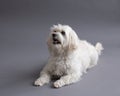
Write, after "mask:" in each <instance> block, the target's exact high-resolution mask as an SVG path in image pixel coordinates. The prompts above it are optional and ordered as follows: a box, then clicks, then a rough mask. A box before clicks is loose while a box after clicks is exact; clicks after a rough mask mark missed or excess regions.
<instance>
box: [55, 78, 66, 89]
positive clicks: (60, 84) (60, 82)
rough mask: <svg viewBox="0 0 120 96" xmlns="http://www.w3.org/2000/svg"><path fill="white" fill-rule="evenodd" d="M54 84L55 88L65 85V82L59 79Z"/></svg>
mask: <svg viewBox="0 0 120 96" xmlns="http://www.w3.org/2000/svg"><path fill="white" fill-rule="evenodd" d="M53 85H54V87H55V88H60V87H62V86H64V82H63V81H62V80H57V81H56V82H54V84H53Z"/></svg>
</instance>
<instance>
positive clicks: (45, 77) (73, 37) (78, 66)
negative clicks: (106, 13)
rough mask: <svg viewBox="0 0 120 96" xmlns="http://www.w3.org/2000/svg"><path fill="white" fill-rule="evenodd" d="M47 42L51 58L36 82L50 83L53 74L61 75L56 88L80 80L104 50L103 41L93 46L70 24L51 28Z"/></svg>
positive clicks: (39, 84) (37, 83) (55, 85)
mask: <svg viewBox="0 0 120 96" xmlns="http://www.w3.org/2000/svg"><path fill="white" fill-rule="evenodd" d="M47 44H48V48H49V51H50V58H49V60H48V64H47V65H46V66H45V67H44V68H43V70H42V72H41V73H40V77H39V78H38V79H37V80H36V81H35V83H34V84H35V85H37V86H43V85H44V84H46V83H49V82H50V80H51V77H52V76H59V77H60V78H59V79H58V80H57V81H55V82H54V84H53V86H54V87H55V88H59V87H62V86H65V85H68V84H72V83H75V82H77V81H79V80H80V78H81V76H82V75H83V73H86V70H87V69H89V68H91V67H93V66H95V65H96V64H97V62H98V58H99V55H100V54H101V50H103V47H102V44H101V43H97V44H96V45H95V46H93V45H91V44H90V43H88V42H87V41H85V40H80V39H79V38H78V36H77V34H76V33H75V31H74V30H73V29H72V28H71V27H70V26H68V25H61V24H58V25H54V26H53V27H52V28H51V33H50V35H49V38H48V41H47Z"/></svg>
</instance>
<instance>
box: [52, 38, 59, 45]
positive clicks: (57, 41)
mask: <svg viewBox="0 0 120 96" xmlns="http://www.w3.org/2000/svg"><path fill="white" fill-rule="evenodd" d="M53 44H61V42H60V41H59V40H58V39H56V38H53Z"/></svg>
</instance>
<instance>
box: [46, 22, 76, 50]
mask: <svg viewBox="0 0 120 96" xmlns="http://www.w3.org/2000/svg"><path fill="white" fill-rule="evenodd" d="M77 43H78V36H77V34H76V33H75V32H74V30H73V29H72V28H71V27H70V26H68V25H61V24H58V25H54V26H53V27H51V33H50V35H49V38H48V46H49V49H50V51H51V49H57V50H61V49H62V50H64V49H74V48H75V47H76V46H77Z"/></svg>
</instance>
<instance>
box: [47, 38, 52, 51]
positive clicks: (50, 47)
mask: <svg viewBox="0 0 120 96" xmlns="http://www.w3.org/2000/svg"><path fill="white" fill-rule="evenodd" d="M47 45H48V50H49V52H50V53H51V52H52V46H51V40H50V38H49V37H48V39H47Z"/></svg>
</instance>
